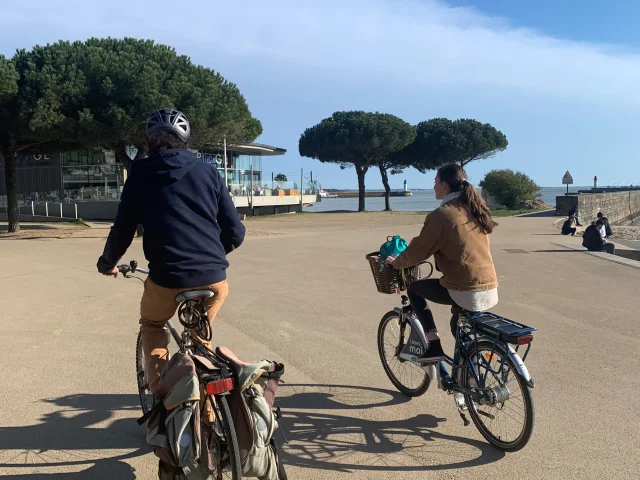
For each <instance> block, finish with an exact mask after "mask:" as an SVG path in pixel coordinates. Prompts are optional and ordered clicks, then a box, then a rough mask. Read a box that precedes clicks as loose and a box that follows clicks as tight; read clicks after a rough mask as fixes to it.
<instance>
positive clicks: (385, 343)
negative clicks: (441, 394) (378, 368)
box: [378, 311, 431, 397]
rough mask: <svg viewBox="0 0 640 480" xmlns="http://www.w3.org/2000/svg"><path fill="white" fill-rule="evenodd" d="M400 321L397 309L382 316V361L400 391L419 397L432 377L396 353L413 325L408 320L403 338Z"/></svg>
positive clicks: (379, 346)
mask: <svg viewBox="0 0 640 480" xmlns="http://www.w3.org/2000/svg"><path fill="white" fill-rule="evenodd" d="M400 323H401V321H400V315H398V314H397V313H396V312H395V311H392V312H388V313H387V314H386V315H385V316H384V317H382V320H381V321H380V326H379V327H378V352H379V353H380V361H381V362H382V366H383V367H384V371H385V372H386V374H387V377H389V380H391V383H393V385H394V386H395V387H396V388H397V389H398V390H399V391H400V392H402V393H404V394H405V395H407V396H408V397H419V396H420V395H423V394H424V393H425V392H426V391H427V390H428V388H429V385H430V383H431V378H429V375H427V372H425V371H424V370H423V369H422V368H420V367H419V366H418V365H416V364H415V363H412V362H408V361H406V360H401V359H400V358H398V356H397V354H396V353H397V350H398V345H400V342H403V343H404V342H405V341H406V340H407V339H408V338H409V335H410V334H411V325H410V324H409V323H408V322H407V323H406V324H405V325H404V329H405V330H404V335H402V338H401V331H402V326H401V325H400Z"/></svg>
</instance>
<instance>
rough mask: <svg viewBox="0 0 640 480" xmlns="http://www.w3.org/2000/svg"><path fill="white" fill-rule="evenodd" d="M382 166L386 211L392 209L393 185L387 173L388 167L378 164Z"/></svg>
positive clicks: (381, 174) (381, 173)
mask: <svg viewBox="0 0 640 480" xmlns="http://www.w3.org/2000/svg"><path fill="white" fill-rule="evenodd" d="M378 167H379V168H380V176H381V177H382V184H383V185H384V211H385V212H390V211H391V187H390V186H389V176H388V175H387V169H386V168H385V166H384V165H382V164H380V165H378Z"/></svg>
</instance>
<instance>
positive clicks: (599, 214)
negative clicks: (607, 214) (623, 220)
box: [596, 212, 604, 218]
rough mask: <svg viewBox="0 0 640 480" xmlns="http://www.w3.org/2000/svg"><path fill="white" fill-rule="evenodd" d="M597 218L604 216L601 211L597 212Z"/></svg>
mask: <svg viewBox="0 0 640 480" xmlns="http://www.w3.org/2000/svg"><path fill="white" fill-rule="evenodd" d="M596 216H597V217H598V218H602V217H604V214H603V213H602V212H598V215H596Z"/></svg>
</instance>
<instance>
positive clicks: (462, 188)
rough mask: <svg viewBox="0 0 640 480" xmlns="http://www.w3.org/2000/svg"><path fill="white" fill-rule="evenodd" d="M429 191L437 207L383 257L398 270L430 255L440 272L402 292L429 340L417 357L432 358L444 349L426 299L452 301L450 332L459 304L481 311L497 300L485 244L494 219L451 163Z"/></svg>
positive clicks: (446, 303) (496, 283)
mask: <svg viewBox="0 0 640 480" xmlns="http://www.w3.org/2000/svg"><path fill="white" fill-rule="evenodd" d="M434 190H435V194H436V198H437V199H438V200H442V204H441V205H440V207H439V208H438V209H436V210H435V211H433V212H431V213H430V214H429V215H428V216H427V218H426V220H425V223H424V226H423V228H422V231H421V232H420V235H418V236H417V237H415V238H414V239H413V240H411V242H410V243H409V246H408V247H407V248H406V250H405V251H404V252H402V253H401V254H400V255H399V256H398V257H397V258H393V257H388V258H387V259H386V261H387V263H388V264H390V265H391V266H393V267H394V268H397V269H402V268H408V267H411V266H413V265H416V264H418V263H420V262H422V261H424V260H426V259H427V258H429V257H431V256H432V255H433V256H434V257H435V263H436V268H437V269H438V271H440V272H442V277H441V278H440V279H431V278H428V279H424V280H418V281H415V282H413V283H411V284H409V286H408V288H407V293H408V295H409V300H410V302H411V306H412V307H413V310H414V312H415V313H416V315H417V316H418V319H419V320H420V323H421V324H422V328H423V329H424V331H425V334H426V336H427V340H428V341H429V345H428V348H427V350H426V352H425V353H424V354H423V355H422V356H421V357H420V358H421V359H428V360H434V361H437V360H440V359H442V358H444V355H445V354H444V351H443V350H442V346H441V344H440V337H439V335H438V329H437V328H436V324H435V322H434V319H433V314H432V313H431V310H430V309H429V306H428V304H427V300H429V301H431V302H435V303H439V304H442V305H451V306H452V309H451V312H452V313H453V317H452V319H451V327H452V331H453V332H455V329H456V323H457V318H458V315H457V314H458V312H459V311H460V309H464V310H467V311H470V312H480V311H484V310H487V309H489V308H491V307H493V306H495V305H496V304H497V303H498V278H497V276H496V271H495V268H494V266H493V259H492V258H491V250H490V248H489V234H490V233H491V232H492V231H493V229H494V227H496V226H497V223H495V222H494V221H493V219H492V218H491V211H490V210H489V208H488V207H487V205H486V203H485V201H484V200H483V198H482V197H481V196H480V194H479V193H478V191H477V190H476V189H475V188H474V187H473V185H471V184H470V183H469V182H468V181H467V175H466V173H465V171H464V169H463V168H462V167H460V166H459V165H455V164H451V165H445V166H443V167H441V168H440V169H439V170H438V173H437V175H436V178H435V185H434ZM454 335H455V333H454Z"/></svg>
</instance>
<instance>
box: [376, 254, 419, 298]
mask: <svg viewBox="0 0 640 480" xmlns="http://www.w3.org/2000/svg"><path fill="white" fill-rule="evenodd" d="M366 258H367V260H369V266H370V267H371V273H372V274H373V280H374V281H375V282H376V288H377V289H378V292H380V293H386V294H388V295H390V294H393V293H397V292H398V291H401V292H402V291H404V290H406V289H407V284H408V283H411V282H413V281H414V280H417V279H418V278H420V268H419V267H411V268H406V269H404V270H403V273H404V275H401V273H400V271H399V270H396V269H395V268H392V267H390V266H388V265H385V264H384V263H381V262H384V260H381V259H380V252H373V253H370V254H368V255H367V256H366Z"/></svg>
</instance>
